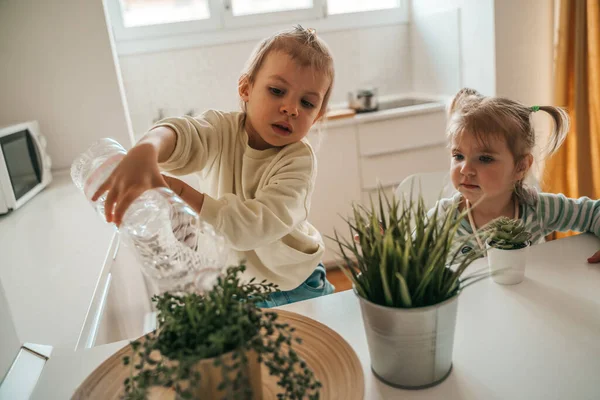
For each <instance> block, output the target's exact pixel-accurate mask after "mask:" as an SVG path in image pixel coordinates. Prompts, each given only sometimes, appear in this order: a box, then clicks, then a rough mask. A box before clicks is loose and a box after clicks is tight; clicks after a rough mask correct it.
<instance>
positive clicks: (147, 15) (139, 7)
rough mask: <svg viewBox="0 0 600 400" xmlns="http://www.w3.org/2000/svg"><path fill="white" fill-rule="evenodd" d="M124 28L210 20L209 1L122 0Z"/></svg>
mask: <svg viewBox="0 0 600 400" xmlns="http://www.w3.org/2000/svg"><path fill="white" fill-rule="evenodd" d="M121 15H122V16H123V26H125V27H126V28H131V27H134V26H144V25H159V24H167V23H171V22H181V21H192V20H201V19H208V18H210V11H209V9H208V1H207V0H121Z"/></svg>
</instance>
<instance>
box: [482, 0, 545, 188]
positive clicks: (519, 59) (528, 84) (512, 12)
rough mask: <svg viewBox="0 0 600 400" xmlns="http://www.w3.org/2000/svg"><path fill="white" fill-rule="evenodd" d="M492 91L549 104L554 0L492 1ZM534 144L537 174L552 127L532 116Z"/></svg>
mask: <svg viewBox="0 0 600 400" xmlns="http://www.w3.org/2000/svg"><path fill="white" fill-rule="evenodd" d="M494 8H495V15H496V24H495V30H496V91H497V94H498V96H503V97H508V98H511V99H514V100H518V101H521V102H523V103H525V104H527V105H532V106H533V105H550V104H553V90H552V87H553V81H552V74H553V59H554V58H553V57H554V27H553V25H554V0H527V1H522V0H496V2H495V7H494ZM534 125H535V127H536V135H537V142H538V147H537V149H536V152H535V154H534V156H535V159H536V163H535V164H534V167H535V169H534V173H535V175H536V176H537V177H538V179H539V177H540V176H541V172H542V167H543V162H542V161H543V160H542V159H541V158H540V149H541V147H543V146H544V145H545V144H546V141H547V138H548V135H549V133H550V131H551V129H552V127H553V124H552V123H551V119H550V118H549V116H548V115H547V114H546V113H543V112H540V113H537V114H535V115H534Z"/></svg>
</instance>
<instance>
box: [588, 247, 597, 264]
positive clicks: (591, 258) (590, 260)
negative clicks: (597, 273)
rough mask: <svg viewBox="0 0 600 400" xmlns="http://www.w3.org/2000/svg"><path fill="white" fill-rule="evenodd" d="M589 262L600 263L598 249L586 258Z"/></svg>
mask: <svg viewBox="0 0 600 400" xmlns="http://www.w3.org/2000/svg"><path fill="white" fill-rule="evenodd" d="M587 261H588V262H589V263H600V250H599V251H597V252H596V254H594V255H593V256H591V257H590V258H588V260H587Z"/></svg>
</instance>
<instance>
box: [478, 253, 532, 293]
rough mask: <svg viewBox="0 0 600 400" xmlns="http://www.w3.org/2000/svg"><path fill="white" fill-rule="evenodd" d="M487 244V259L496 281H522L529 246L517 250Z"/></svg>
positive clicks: (513, 283) (513, 282)
mask: <svg viewBox="0 0 600 400" xmlns="http://www.w3.org/2000/svg"><path fill="white" fill-rule="evenodd" d="M486 246H487V259H488V265H489V267H490V274H491V276H492V279H493V280H494V282H496V283H500V284H502V285H515V284H517V283H521V282H522V281H523V279H524V278H525V266H526V265H527V259H528V257H529V247H530V246H531V243H528V244H527V247H524V248H522V249H516V250H505V249H498V248H495V247H494V246H490V244H489V243H486Z"/></svg>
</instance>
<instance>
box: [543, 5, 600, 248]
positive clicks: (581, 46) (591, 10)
mask: <svg viewBox="0 0 600 400" xmlns="http://www.w3.org/2000/svg"><path fill="white" fill-rule="evenodd" d="M559 9H560V11H559V12H560V14H559V26H558V42H557V49H556V50H557V52H556V60H555V70H554V86H555V87H554V93H555V95H554V102H555V104H556V105H558V106H561V107H565V108H566V109H567V111H568V113H569V116H570V118H571V129H570V131H569V134H568V135H567V139H566V140H565V142H564V144H563V146H562V147H561V149H560V150H559V151H558V152H557V153H556V154H555V155H554V156H552V157H551V158H550V159H549V160H548V162H547V164H546V167H545V169H544V180H543V181H544V185H543V190H544V191H546V192H551V193H564V194H565V195H566V196H567V197H575V198H577V197H581V196H588V197H590V198H593V199H597V198H600V0H560V7H559ZM570 234H572V233H566V234H562V233H557V234H556V236H555V237H562V236H568V235H570Z"/></svg>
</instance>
